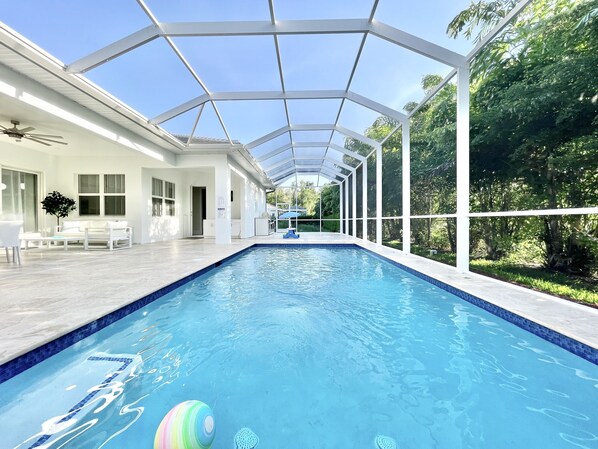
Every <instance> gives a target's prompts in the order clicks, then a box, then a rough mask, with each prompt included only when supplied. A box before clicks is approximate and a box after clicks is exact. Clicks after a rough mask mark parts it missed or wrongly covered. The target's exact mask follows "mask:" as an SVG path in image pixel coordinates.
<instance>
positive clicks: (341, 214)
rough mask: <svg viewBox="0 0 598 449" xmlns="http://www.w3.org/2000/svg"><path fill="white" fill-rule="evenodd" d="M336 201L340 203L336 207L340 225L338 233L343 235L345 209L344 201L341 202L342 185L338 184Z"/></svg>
mask: <svg viewBox="0 0 598 449" xmlns="http://www.w3.org/2000/svg"><path fill="white" fill-rule="evenodd" d="M343 182H344V181H343ZM338 199H339V202H340V204H339V206H338V220H339V223H340V228H339V232H340V233H341V234H344V232H345V209H344V201H343V183H340V184H339V185H338Z"/></svg>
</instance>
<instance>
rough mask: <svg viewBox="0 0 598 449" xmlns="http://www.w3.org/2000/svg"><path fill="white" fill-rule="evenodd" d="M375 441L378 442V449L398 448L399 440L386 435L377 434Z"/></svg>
mask: <svg viewBox="0 0 598 449" xmlns="http://www.w3.org/2000/svg"><path fill="white" fill-rule="evenodd" d="M374 443H376V449H397V442H396V441H395V440H394V439H393V438H391V437H387V436H384V435H377V436H376V438H375V439H374Z"/></svg>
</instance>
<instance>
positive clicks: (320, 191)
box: [318, 189, 322, 232]
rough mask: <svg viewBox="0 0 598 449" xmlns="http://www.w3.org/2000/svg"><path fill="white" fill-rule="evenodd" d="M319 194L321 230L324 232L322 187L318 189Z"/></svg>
mask: <svg viewBox="0 0 598 449" xmlns="http://www.w3.org/2000/svg"><path fill="white" fill-rule="evenodd" d="M318 196H319V197H320V216H319V217H318V218H319V219H320V232H322V189H320V190H318Z"/></svg>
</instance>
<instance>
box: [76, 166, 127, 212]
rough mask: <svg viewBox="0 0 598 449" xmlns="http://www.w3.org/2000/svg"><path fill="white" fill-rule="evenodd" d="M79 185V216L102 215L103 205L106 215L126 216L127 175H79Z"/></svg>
mask: <svg viewBox="0 0 598 449" xmlns="http://www.w3.org/2000/svg"><path fill="white" fill-rule="evenodd" d="M100 180H102V181H103V183H102V185H100ZM78 184H79V215H101V213H102V210H101V205H102V203H103V207H104V215H117V216H122V215H125V213H126V206H125V205H126V200H125V195H124V193H125V175H104V176H103V177H101V176H100V175H79V183H78ZM102 200H103V201H102Z"/></svg>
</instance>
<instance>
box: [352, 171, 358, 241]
mask: <svg viewBox="0 0 598 449" xmlns="http://www.w3.org/2000/svg"><path fill="white" fill-rule="evenodd" d="M351 179H352V182H351V196H352V198H353V201H352V202H351V209H352V214H351V216H352V217H353V237H357V170H353V173H351Z"/></svg>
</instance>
